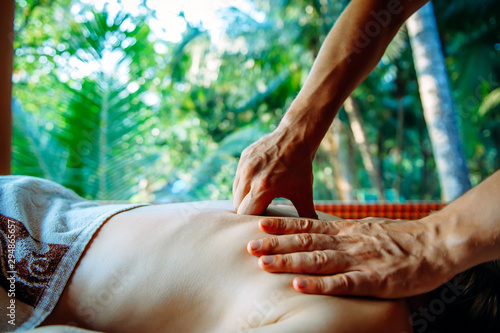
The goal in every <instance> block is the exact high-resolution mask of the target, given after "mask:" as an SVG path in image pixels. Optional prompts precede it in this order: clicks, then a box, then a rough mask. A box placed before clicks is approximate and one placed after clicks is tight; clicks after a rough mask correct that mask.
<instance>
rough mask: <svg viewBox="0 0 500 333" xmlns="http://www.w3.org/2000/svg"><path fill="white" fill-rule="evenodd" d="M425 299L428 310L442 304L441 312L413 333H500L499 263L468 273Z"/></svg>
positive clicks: (477, 268)
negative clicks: (423, 327) (424, 326)
mask: <svg viewBox="0 0 500 333" xmlns="http://www.w3.org/2000/svg"><path fill="white" fill-rule="evenodd" d="M453 295H454V297H453ZM427 296H428V297H427V301H428V302H426V303H427V306H428V308H430V309H432V306H434V308H437V305H441V304H442V305H443V306H442V307H440V309H442V311H439V312H441V313H435V316H433V317H434V319H433V320H429V321H428V323H427V325H426V328H425V329H424V330H421V331H417V330H416V329H415V332H443V333H445V332H454V333H457V332H485V333H486V332H487V333H489V332H495V333H498V332H500V261H499V260H495V261H491V262H487V263H484V264H481V265H478V266H475V267H473V268H471V269H468V270H466V271H465V272H462V273H460V274H458V275H456V276H455V278H454V279H453V280H451V281H450V282H448V283H447V284H444V285H442V286H441V287H439V288H437V289H436V290H433V291H432V292H430V293H429V294H428V295H427ZM450 296H452V297H450ZM439 301H440V302H441V303H439ZM433 302H434V305H433ZM438 303H439V304H438ZM428 318H432V317H428ZM415 323H416V322H415V321H414V325H415Z"/></svg>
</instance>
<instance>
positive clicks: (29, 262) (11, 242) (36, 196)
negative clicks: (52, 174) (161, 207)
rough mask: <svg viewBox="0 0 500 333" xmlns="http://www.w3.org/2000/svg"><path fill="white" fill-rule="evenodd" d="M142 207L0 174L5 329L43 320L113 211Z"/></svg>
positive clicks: (0, 296) (1, 327) (0, 323)
mask: <svg viewBox="0 0 500 333" xmlns="http://www.w3.org/2000/svg"><path fill="white" fill-rule="evenodd" d="M141 206H144V205H143V204H135V205H132V204H119V205H100V204H97V203H95V202H91V201H87V200H84V199H83V198H81V197H79V196H78V195H76V194H75V193H74V192H73V191H71V190H69V189H67V188H65V187H63V186H61V185H59V184H56V183H54V182H51V181H48V180H44V179H40V178H34V177H27V176H1V177H0V264H1V269H2V272H1V276H0V284H1V286H2V288H1V289H0V309H2V310H1V311H0V314H1V317H0V331H2V332H4V331H14V330H19V331H22V330H28V329H33V328H34V327H36V326H38V325H39V324H40V323H41V322H43V320H44V319H45V318H46V317H47V316H48V315H49V314H50V312H51V311H52V310H53V308H54V306H55V305H56V303H57V301H58V299H59V297H60V296H61V293H62V292H63V290H64V287H65V286H66V283H67V282H68V279H69V277H70V276H71V273H72V272H73V269H74V268H75V265H76V263H77V262H78V259H79V258H80V256H81V255H82V253H83V251H84V249H85V247H86V246H87V244H88V242H89V241H90V239H91V238H92V235H93V234H94V233H95V231H96V230H97V229H98V228H99V227H100V226H101V225H102V224H103V223H104V222H105V221H106V220H108V219H109V218H110V217H112V216H113V215H116V214H118V213H120V212H123V211H127V210H130V209H133V208H136V207H141ZM14 281H15V283H13V282H14Z"/></svg>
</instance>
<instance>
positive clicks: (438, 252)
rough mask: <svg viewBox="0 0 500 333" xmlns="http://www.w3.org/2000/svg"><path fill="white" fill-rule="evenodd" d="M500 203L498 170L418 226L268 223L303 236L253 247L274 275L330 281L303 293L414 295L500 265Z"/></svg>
mask: <svg viewBox="0 0 500 333" xmlns="http://www.w3.org/2000/svg"><path fill="white" fill-rule="evenodd" d="M499 203H500V171H497V172H496V173H494V174H493V175H492V176H491V177H490V178H488V179H487V180H485V181H484V182H483V183H481V184H479V185H478V186H476V187H475V188H473V189H472V190H470V191H469V192H467V193H466V194H465V195H464V196H462V197H460V198H459V199H457V200H455V201H454V202H452V203H451V204H449V205H448V206H447V207H446V208H444V209H442V210H441V211H439V212H437V213H435V214H432V215H430V216H428V217H425V218H423V219H421V220H417V221H397V222H398V223H395V221H390V220H384V219H375V218H368V219H364V220H361V221H348V220H345V221H337V222H332V221H317V220H300V219H276V218H274V219H269V218H267V219H263V220H261V228H262V229H263V230H264V231H266V232H269V233H273V234H293V233H300V234H297V235H284V236H277V237H271V238H264V239H261V240H256V241H252V242H250V243H249V245H248V250H249V252H250V253H252V254H254V255H257V256H262V257H261V258H260V259H259V266H260V267H261V268H262V269H265V270H266V271H270V272H296V273H316V274H317V273H320V274H325V275H329V276H321V277H315V276H308V277H304V278H295V280H294V284H293V285H294V288H295V289H296V290H298V291H301V292H305V293H318V294H336V295H343V294H352V295H367V296H375V297H382V298H398V297H406V296H412V295H417V294H421V293H424V292H428V291H430V290H433V289H435V288H436V287H438V286H439V285H442V284H444V283H445V282H447V281H449V280H450V279H451V278H453V277H454V276H455V275H456V274H458V273H460V272H462V271H465V270H466V269H469V268H471V267H473V266H476V265H478V264H481V263H483V262H487V261H491V260H494V259H499V258H500V204H499ZM266 222H268V223H266ZM305 233H307V234H305ZM272 254H275V255H272ZM332 274H334V275H332Z"/></svg>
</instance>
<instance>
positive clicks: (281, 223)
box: [277, 219, 287, 231]
mask: <svg viewBox="0 0 500 333" xmlns="http://www.w3.org/2000/svg"><path fill="white" fill-rule="evenodd" d="M286 226H287V223H286V220H285V219H279V220H278V223H277V227H278V230H281V231H284V230H286Z"/></svg>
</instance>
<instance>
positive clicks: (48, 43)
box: [13, 0, 500, 201]
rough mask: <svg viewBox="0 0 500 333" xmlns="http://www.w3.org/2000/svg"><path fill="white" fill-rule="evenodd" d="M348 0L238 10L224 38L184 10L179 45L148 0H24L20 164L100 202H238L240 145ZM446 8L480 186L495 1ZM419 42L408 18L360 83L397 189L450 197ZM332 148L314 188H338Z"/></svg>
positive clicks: (486, 170) (495, 37)
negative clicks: (434, 139)
mask: <svg viewBox="0 0 500 333" xmlns="http://www.w3.org/2000/svg"><path fill="white" fill-rule="evenodd" d="M347 3H348V1H316V0H294V1H292V0H288V1H284V0H282V1H271V0H258V1H253V2H250V5H249V8H250V9H249V10H245V11H243V10H240V9H238V8H235V7H226V8H223V9H222V10H221V12H220V14H221V16H222V17H223V18H224V22H225V23H224V24H225V31H224V33H222V34H221V35H220V36H219V37H218V40H217V42H214V36H213V35H212V34H211V32H209V31H206V30H205V29H204V27H203V26H202V25H201V24H193V23H191V22H188V21H187V20H186V19H185V18H184V20H185V22H186V24H187V29H186V30H185V31H184V33H183V36H182V39H181V41H180V42H178V43H172V42H169V41H166V40H162V39H161V38H160V37H158V36H157V34H156V33H155V32H154V31H152V28H150V27H151V26H152V25H151V22H152V21H153V20H154V19H156V13H155V12H154V11H152V10H149V9H148V8H147V7H145V6H144V4H143V5H142V6H141V7H140V8H139V9H140V10H138V11H137V12H135V13H126V12H124V11H118V13H115V12H113V11H112V10H110V7H109V6H104V7H103V8H102V10H101V9H96V8H95V7H94V6H91V5H88V4H84V3H81V2H80V1H78V0H74V1H70V0H52V1H48V0H47V1H22V0H18V1H17V11H16V19H15V29H16V31H17V35H16V40H15V49H16V57H15V64H14V76H13V81H14V91H13V95H14V99H15V103H14V147H13V171H14V172H15V173H17V174H29V175H35V176H40V177H44V178H48V179H52V180H55V181H57V182H60V183H62V184H64V185H66V186H68V187H71V188H72V189H74V190H75V191H77V192H78V193H79V194H81V195H83V196H85V197H87V198H92V199H124V200H134V201H139V200H160V201H179V200H206V199H231V189H232V181H233V177H234V173H235V171H236V166H237V163H238V158H239V154H240V153H241V151H242V150H243V149H244V148H245V147H246V146H248V145H249V144H250V143H252V142H253V141H255V140H257V139H259V138H260V137H262V136H263V135H265V133H268V132H270V131H272V130H273V129H274V128H275V126H276V125H277V123H278V122H279V120H280V119H281V117H282V116H283V114H284V113H285V111H286V110H287V108H288V106H289V105H290V103H291V102H292V100H293V98H294V97H295V96H296V94H297V93H298V91H299V89H300V87H301V86H302V84H303V83H304V81H305V78H306V76H307V74H308V72H309V70H310V68H311V66H312V63H313V60H314V58H315V56H316V54H317V52H318V50H319V47H320V46H321V43H322V41H323V40H324V38H325V36H326V34H327V33H328V31H329V29H330V28H331V26H332V25H333V23H334V22H335V20H336V19H337V18H338V16H339V15H340V13H341V12H342V10H343V8H345V6H346V5H347ZM435 8H436V13H437V15H436V16H437V18H438V22H439V29H440V31H441V32H442V40H443V44H444V51H445V55H446V61H447V66H448V69H449V71H450V79H451V82H452V85H453V94H454V99H455V102H456V104H457V106H458V108H459V111H460V115H461V125H462V127H461V128H462V136H463V137H466V138H467V140H464V145H465V149H466V154H467V158H468V164H469V167H470V169H471V175H472V177H473V182H474V183H477V182H478V181H480V180H481V179H483V178H484V177H486V176H487V175H488V174H490V173H492V172H493V170H495V169H498V168H499V167H500V157H499V152H498V149H499V146H500V113H499V112H498V108H499V107H498V105H499V97H498V96H499V93H498V89H499V80H498V77H499V68H500V63H499V59H500V57H499V56H498V52H499V49H500V46H499V44H498V41H499V40H500V38H499V33H498V31H499V29H498V28H497V24H498V23H497V22H499V20H500V18H499V17H498V16H499V13H500V10H499V9H500V8H499V1H493V0H488V1H485V2H470V1H465V0H463V1H455V2H453V3H452V4H450V2H449V1H435ZM470 13H474V15H471V14H470ZM180 16H181V17H183V16H182V14H181V15H180ZM471 16H472V17H471ZM47 18H50V19H47ZM464 22H467V23H465V24H464ZM408 44H409V43H408V42H407V36H406V32H405V30H404V29H402V30H401V31H400V32H399V33H398V35H397V36H396V38H395V40H394V41H393V43H392V44H391V46H390V48H389V50H388V52H387V53H386V56H385V57H384V58H383V60H382V61H381V63H380V65H379V66H378V67H377V68H376V70H375V71H374V72H373V73H372V74H371V75H370V77H369V78H368V79H367V80H366V81H365V82H364V83H363V84H362V85H361V86H360V87H359V88H358V89H357V90H356V91H355V93H354V96H355V97H356V98H357V100H358V101H359V104H360V108H361V111H362V112H361V113H362V115H363V122H364V124H365V130H366V132H367V135H368V141H369V143H370V151H371V152H372V153H373V155H374V156H376V159H377V160H378V161H379V164H380V166H381V168H380V169H381V171H380V176H381V177H382V179H383V182H384V186H385V188H386V189H387V191H388V193H397V195H396V197H398V198H399V199H400V200H405V199H406V200H409V199H439V186H437V184H438V181H437V175H436V172H435V166H434V160H433V158H432V149H431V145H430V141H429V137H428V134H427V131H426V127H425V121H424V119H423V116H422V109H421V106H420V99H419V94H418V87H417V83H416V77H415V71H414V69H413V60H412V54H411V50H410V48H409V45H408ZM401 116H403V117H404V121H403V122H402V123H401V122H398V117H401ZM339 118H340V120H341V121H342V122H343V123H344V124H345V125H346V126H345V127H344V128H349V126H348V125H349V123H348V121H347V118H346V117H345V115H344V114H343V113H342V112H340V114H339ZM399 119H400V118H399ZM346 149H348V150H349V152H350V155H351V157H352V160H353V167H352V168H351V172H352V174H353V176H354V179H355V181H354V184H353V186H354V187H355V190H356V193H359V197H366V196H368V194H369V193H371V192H370V191H371V189H369V187H370V183H369V181H368V176H367V174H366V172H365V170H364V168H363V167H362V162H361V157H360V156H359V154H358V153H357V150H356V149H355V147H353V146H352V144H351V146H349V147H346ZM328 154H329V153H328V152H327V151H324V150H320V151H319V152H318V155H317V159H316V161H315V165H314V173H315V184H314V191H315V192H314V195H315V199H337V198H338V194H337V189H336V188H335V182H334V181H333V180H332V179H333V177H334V174H335V173H334V172H333V173H332V166H331V164H330V162H329V159H328Z"/></svg>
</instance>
